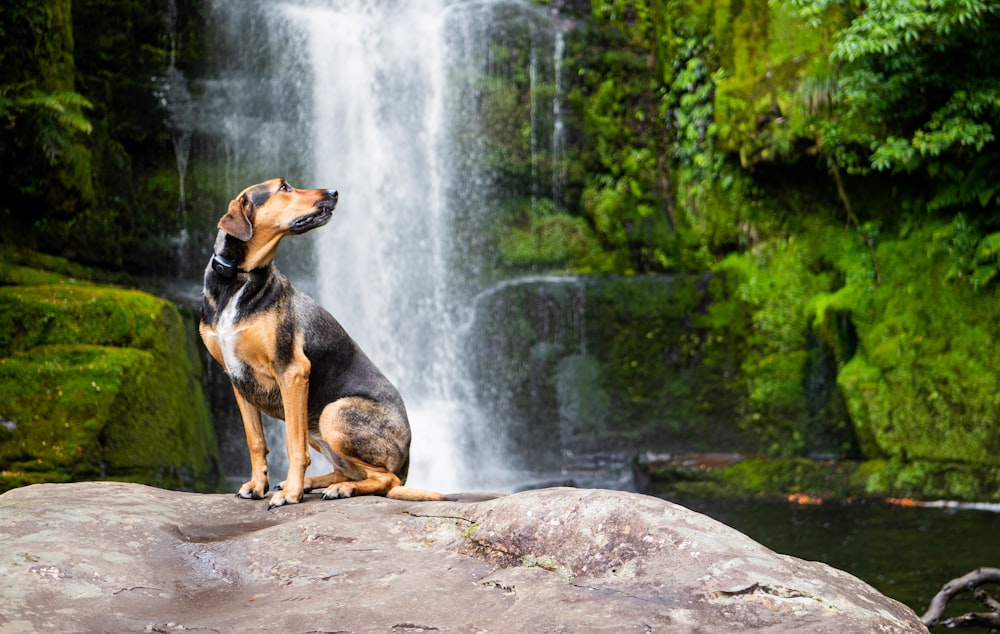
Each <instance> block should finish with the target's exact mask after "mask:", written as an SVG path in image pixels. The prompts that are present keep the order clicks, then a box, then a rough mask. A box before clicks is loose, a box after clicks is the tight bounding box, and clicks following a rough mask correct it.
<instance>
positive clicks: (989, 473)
mask: <svg viewBox="0 0 1000 634" xmlns="http://www.w3.org/2000/svg"><path fill="white" fill-rule="evenodd" d="M647 469H648V473H649V476H650V481H651V485H652V487H653V489H654V490H655V491H656V492H657V493H658V494H660V495H664V496H666V497H698V498H723V499H796V500H805V501H813V502H819V501H824V500H847V499H855V500H858V499H886V498H910V499H916V500H941V499H943V500H958V501H997V500H1000V469H998V468H991V467H985V468H984V467H983V466H982V465H975V464H970V463H958V462H933V461H914V462H902V461H887V460H867V461H852V460H811V459H808V458H761V457H757V458H747V459H744V460H741V461H739V462H736V463H735V464H731V465H727V466H724V467H721V468H707V469H706V468H691V467H690V466H689V465H685V466H682V467H679V466H676V465H672V464H670V463H666V464H658V465H649V466H648V467H647Z"/></svg>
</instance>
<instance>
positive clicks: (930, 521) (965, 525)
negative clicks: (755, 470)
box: [671, 499, 1000, 631]
mask: <svg viewBox="0 0 1000 634" xmlns="http://www.w3.org/2000/svg"><path fill="white" fill-rule="evenodd" d="M671 501H674V502H677V503H679V504H683V505H684V506H686V507H688V508H690V509H693V510H695V511H698V512H701V513H704V514H705V515H708V516H709V517H712V518H714V519H717V520H719V521H721V522H723V523H724V524H728V525H729V526H732V527H733V528H735V529H737V530H739V531H741V532H743V533H745V534H746V535H748V536H750V537H751V538H753V539H755V540H757V541H758V542H760V543H762V544H764V545H765V546H767V547H768V548H770V549H772V550H774V551H776V552H779V553H783V554H786V555H793V556H795V557H798V558H800V559H808V560H813V561H821V562H823V563H826V564H829V565H831V566H833V567H835V568H839V569H841V570H844V571H846V572H849V573H851V574H853V575H854V576H856V577H859V578H860V579H863V580H864V581H866V582H867V583H869V584H870V585H872V586H874V587H875V588H877V589H878V590H879V591H880V592H882V593H883V594H886V595H888V596H890V597H892V598H894V599H896V600H898V601H900V602H902V603H905V604H906V605H908V606H910V607H911V608H913V610H914V611H915V612H916V613H917V614H918V615H921V614H923V613H924V612H925V611H926V609H927V606H928V605H929V603H930V601H931V599H932V598H933V597H934V595H935V594H937V592H938V590H940V588H941V586H942V585H944V584H945V583H946V582H947V581H949V580H951V579H953V578H955V577H958V576H961V575H964V574H965V573H967V572H970V571H972V570H974V569H976V568H979V567H983V566H990V567H1000V513H997V512H992V511H981V510H957V509H938V508H901V507H895V506H885V505H881V504H855V505H841V504H836V503H826V504H822V505H816V506H808V505H798V504H790V503H783V502H755V501H731V500H726V501H716V500H711V501H706V500H689V499H675V500H671ZM991 594H992V595H993V596H994V597H996V596H997V595H998V594H1000V593H998V592H992V593H991ZM983 610H984V608H983V607H982V606H981V605H979V604H978V603H976V602H975V600H973V599H972V598H971V596H968V597H967V599H966V600H964V601H959V600H957V599H956V601H954V602H953V603H952V605H951V606H950V608H949V610H948V611H947V613H946V614H947V615H948V616H957V615H958V614H962V613H964V612H967V611H983ZM939 629H941V628H934V630H935V631H937V630H939ZM942 631H945V630H942ZM978 631H982V630H978Z"/></svg>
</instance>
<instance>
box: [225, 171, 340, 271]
mask: <svg viewBox="0 0 1000 634" xmlns="http://www.w3.org/2000/svg"><path fill="white" fill-rule="evenodd" d="M337 199H338V194H337V192H336V191H334V190H332V189H295V188H294V187H292V186H291V185H289V184H288V183H287V182H286V181H285V179H283V178H274V179H271V180H269V181H266V182H263V183H260V184H258V185H252V186H250V187H247V188H246V189H244V190H243V191H242V192H240V194H239V196H237V197H236V198H234V199H233V200H232V202H230V203H229V209H228V210H227V211H226V215H224V216H223V217H222V218H221V219H220V220H219V229H220V230H222V232H223V233H225V234H226V235H229V236H232V237H233V238H235V239H236V240H239V241H240V242H244V243H246V250H247V256H246V259H245V261H244V262H243V263H241V265H242V267H243V268H246V269H252V268H256V267H258V266H261V265H264V264H267V263H268V262H270V261H271V259H272V258H273V257H274V252H275V250H276V249H277V248H278V242H280V241H281V239H282V238H284V237H285V236H288V235H295V234H299V233H305V232H306V231H309V230H311V229H315V228H317V227H322V226H323V225H325V224H326V223H327V222H329V221H330V217H331V216H332V215H333V210H334V208H335V207H336V206H337Z"/></svg>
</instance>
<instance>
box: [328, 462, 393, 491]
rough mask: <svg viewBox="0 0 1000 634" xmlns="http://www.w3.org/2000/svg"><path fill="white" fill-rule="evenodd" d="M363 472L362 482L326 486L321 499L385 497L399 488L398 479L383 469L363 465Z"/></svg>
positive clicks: (346, 482)
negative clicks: (361, 496)
mask: <svg viewBox="0 0 1000 634" xmlns="http://www.w3.org/2000/svg"><path fill="white" fill-rule="evenodd" d="M358 466H361V465H360V464H359V465H358ZM364 470H365V475H366V476H367V477H365V478H364V479H362V480H347V481H344V482H339V483H337V484H331V485H330V486H328V487H327V488H326V489H325V490H324V491H323V499H324V500H338V499H340V498H349V497H354V496H355V495H385V494H386V493H388V492H389V491H391V490H392V489H394V488H396V487H398V486H399V477H397V476H396V475H395V474H393V473H389V472H388V471H386V470H385V469H382V468H379V467H372V466H371V465H364Z"/></svg>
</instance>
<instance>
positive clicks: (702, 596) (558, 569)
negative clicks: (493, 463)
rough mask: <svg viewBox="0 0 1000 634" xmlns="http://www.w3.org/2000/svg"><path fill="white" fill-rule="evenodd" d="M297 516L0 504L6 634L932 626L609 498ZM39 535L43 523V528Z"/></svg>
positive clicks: (191, 501) (804, 565)
mask: <svg viewBox="0 0 1000 634" xmlns="http://www.w3.org/2000/svg"><path fill="white" fill-rule="evenodd" d="M456 497H458V498H459V500H460V501H455V502H434V503H419V504H414V503H405V502H398V501H393V500H386V499H383V498H371V497H367V498H354V499H347V500H338V501H335V502H325V501H322V500H320V499H319V497H318V496H314V495H310V496H307V497H306V499H305V501H304V502H303V503H302V504H298V505H293V506H290V507H282V508H281V509H279V510H276V511H273V512H267V511H265V510H264V509H265V505H266V502H261V501H257V502H254V501H247V500H240V499H236V498H233V497H232V496H229V495H201V494H190V493H178V492H169V491H163V490H158V489H152V488H148V487H143V486H139V485H134V484H121V483H106V482H104V483H78V484H46V485H36V486H30V487H23V488H20V489H17V490H14V491H10V492H8V493H6V494H4V495H3V496H0V526H2V527H3V532H4V535H5V536H6V537H5V539H4V540H3V542H2V543H0V561H3V562H5V564H4V565H5V568H6V571H7V574H6V576H5V584H6V588H5V590H4V597H5V612H4V619H5V622H4V623H0V631H18V632H30V631H44V630H46V629H53V628H54V629H60V627H61V625H62V624H69V623H72V625H73V628H75V629H82V630H95V631H96V630H115V631H118V630H125V631H141V630H143V629H145V630H152V631H172V630H175V629H176V630H180V629H185V630H190V629H211V630H215V631H256V630H281V631H331V630H336V631H377V632H388V631H410V630H419V631H427V630H435V631H436V630H441V631H494V632H528V631H531V632H550V631H577V632H580V631H604V630H608V631H615V632H629V631H640V632H648V631H660V630H663V631H671V632H696V631H697V632H704V631H730V630H733V629H741V628H752V629H753V630H754V631H761V632H810V633H813V632H876V631H892V632H926V631H927V630H926V628H924V627H923V626H922V625H921V623H920V621H919V620H918V619H917V617H916V615H915V614H914V613H913V612H912V611H911V610H910V609H909V608H906V607H905V606H903V605H901V604H899V603H897V602H896V601H893V600H891V599H888V598H886V597H885V596H883V595H881V594H879V593H878V592H877V591H875V590H874V589H873V588H871V587H870V586H868V585H866V584H864V583H863V582H861V581H859V580H858V579H856V578H854V577H852V576H850V575H848V574H846V573H844V572H841V571H838V570H835V569H832V568H830V567H828V566H826V565H824V564H819V563H815V562H806V561H801V560H798V559H795V558H792V557H787V556H783V555H779V554H775V553H774V552H772V551H770V550H768V549H766V548H764V547H763V546H761V545H759V544H757V543H755V542H753V541H752V540H750V539H749V538H747V537H746V536H744V535H742V534H741V533H738V532H737V531H735V530H733V529H731V528H729V527H727V526H725V525H723V524H720V523H718V522H716V521H714V520H712V519H709V518H707V517H705V516H702V515H700V514H698V513H694V512H692V511H689V510H687V509H685V508H683V507H680V506H677V505H674V504H671V503H669V502H665V501H662V500H658V499H655V498H650V497H646V496H641V495H636V494H631V493H621V492H612V491H597V490H579V489H547V490H540V491H532V492H526V493H519V494H515V495H509V496H504V497H498V498H494V499H490V497H491V496H456ZM43 528H44V530H42V529H43Z"/></svg>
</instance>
